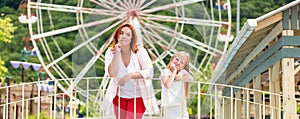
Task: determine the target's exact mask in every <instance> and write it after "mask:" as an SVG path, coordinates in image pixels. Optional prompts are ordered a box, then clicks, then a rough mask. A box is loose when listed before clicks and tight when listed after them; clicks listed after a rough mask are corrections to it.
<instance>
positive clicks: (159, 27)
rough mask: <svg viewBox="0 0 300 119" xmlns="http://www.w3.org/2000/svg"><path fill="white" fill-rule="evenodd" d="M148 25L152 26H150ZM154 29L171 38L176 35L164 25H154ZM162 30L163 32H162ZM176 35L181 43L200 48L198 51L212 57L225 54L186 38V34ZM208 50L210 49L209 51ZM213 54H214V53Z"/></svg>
mask: <svg viewBox="0 0 300 119" xmlns="http://www.w3.org/2000/svg"><path fill="white" fill-rule="evenodd" d="M148 25H151V24H148ZM153 27H155V28H156V29H155V30H158V31H159V32H161V33H165V34H166V35H168V36H170V37H173V36H174V33H176V32H175V31H174V30H172V29H169V28H167V27H164V26H163V25H153ZM160 29H161V30H160ZM175 35H176V37H175V38H176V39H177V40H179V41H181V42H183V43H186V44H188V45H191V46H193V47H195V48H198V49H200V50H202V51H204V52H207V53H210V54H212V55H215V53H214V52H217V53H219V54H223V52H222V51H219V50H218V49H215V48H214V47H211V46H209V45H207V44H204V43H202V42H200V41H197V40H195V39H193V38H191V37H188V36H186V35H184V34H175ZM207 49H209V50H207ZM211 50H212V51H213V52H212V51H211Z"/></svg>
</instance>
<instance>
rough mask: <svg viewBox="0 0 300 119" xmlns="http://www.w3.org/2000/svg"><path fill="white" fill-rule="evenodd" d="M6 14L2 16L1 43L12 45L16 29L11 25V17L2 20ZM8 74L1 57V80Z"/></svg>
mask: <svg viewBox="0 0 300 119" xmlns="http://www.w3.org/2000/svg"><path fill="white" fill-rule="evenodd" d="M2 16H4V14H1V16H0V41H2V42H4V43H10V42H11V39H12V38H13V37H14V35H13V33H14V31H15V29H16V27H14V25H13V24H12V23H11V19H10V18H9V17H6V18H4V19H3V18H1V17H2ZM6 73H7V68H6V67H5V62H4V61H3V60H2V59H1V56H0V79H4V76H5V74H6Z"/></svg>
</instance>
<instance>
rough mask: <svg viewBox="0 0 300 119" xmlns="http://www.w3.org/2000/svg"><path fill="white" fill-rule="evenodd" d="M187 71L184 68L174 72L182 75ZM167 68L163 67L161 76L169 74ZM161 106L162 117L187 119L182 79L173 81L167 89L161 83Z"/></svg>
mask: <svg viewBox="0 0 300 119" xmlns="http://www.w3.org/2000/svg"><path fill="white" fill-rule="evenodd" d="M186 73H188V72H187V71H186V70H185V69H182V70H181V71H179V72H178V74H176V76H183V75H184V74H186ZM171 75H172V72H171V71H170V70H169V69H164V70H163V71H162V73H161V76H160V77H162V76H171ZM161 97H162V106H163V107H164V119H188V118H189V117H188V112H187V104H186V98H185V91H184V82H183V81H182V80H179V81H174V82H173V83H172V84H171V86H170V88H169V89H167V88H166V87H165V86H164V85H162V95H161Z"/></svg>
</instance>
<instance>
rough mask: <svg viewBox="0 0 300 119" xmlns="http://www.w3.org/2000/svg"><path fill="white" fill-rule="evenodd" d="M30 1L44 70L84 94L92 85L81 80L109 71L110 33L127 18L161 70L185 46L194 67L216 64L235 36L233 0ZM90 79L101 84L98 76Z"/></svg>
mask: <svg viewBox="0 0 300 119" xmlns="http://www.w3.org/2000/svg"><path fill="white" fill-rule="evenodd" d="M26 4H27V18H30V16H32V14H35V16H36V18H37V20H36V21H37V22H36V23H32V22H28V24H29V31H30V34H31V41H32V44H33V46H34V47H35V48H36V49H37V51H38V53H37V54H38V55H37V56H38V58H39V60H40V62H41V64H42V65H43V67H44V69H45V71H46V72H47V74H48V75H49V76H50V77H51V78H52V79H54V80H55V79H66V80H64V81H63V82H60V83H58V85H59V86H60V88H61V90H63V91H66V92H68V91H71V90H76V91H78V92H81V95H83V96H85V97H88V96H87V93H86V92H84V91H83V90H85V89H86V88H87V87H89V86H87V85H86V84H85V83H84V85H85V86H82V83H80V81H81V80H82V79H92V78H97V77H99V72H104V70H103V68H102V71H101V66H103V67H104V65H103V62H104V52H105V50H106V49H107V47H108V46H109V44H110V42H111V40H110V35H111V34H112V31H113V30H114V29H115V28H116V27H117V26H119V25H120V24H122V23H126V22H128V23H131V24H133V25H134V27H135V28H136V30H137V33H138V37H139V42H138V43H139V45H140V46H142V47H145V48H146V49H147V51H148V53H149V55H150V57H151V58H152V61H153V65H154V67H155V73H156V74H157V73H159V72H160V70H161V69H162V68H163V67H165V66H166V61H165V59H168V58H169V57H170V56H172V54H174V53H176V52H178V51H181V50H185V51H187V52H189V54H190V56H191V60H190V64H191V70H192V71H193V72H194V73H197V72H198V73H201V69H206V68H207V67H209V66H211V65H213V66H215V65H217V63H218V61H219V59H220V58H222V56H223V55H224V53H225V52H226V50H227V49H226V48H227V47H228V43H229V42H230V41H231V40H232V39H233V36H232V34H231V7H230V1H229V0H78V1H77V2H70V1H67V0H36V1H31V0H28V1H27V2H26ZM25 18H26V17H25ZM34 39H40V41H39V42H35V40H34ZM70 44H71V45H70ZM99 49H100V50H99ZM97 51H99V53H98V54H96V52H97ZM210 64H211V65H210ZM100 74H101V73H100ZM69 79H71V80H72V81H71V80H69ZM90 84H91V85H93V86H94V87H99V86H100V85H102V83H99V81H97V80H95V82H90ZM63 85H67V87H68V88H67V89H66V88H64V87H66V86H63ZM83 87H84V88H83ZM95 95H97V94H95Z"/></svg>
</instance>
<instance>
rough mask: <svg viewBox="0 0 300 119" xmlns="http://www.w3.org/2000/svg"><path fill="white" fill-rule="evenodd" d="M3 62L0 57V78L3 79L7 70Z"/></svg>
mask: <svg viewBox="0 0 300 119" xmlns="http://www.w3.org/2000/svg"><path fill="white" fill-rule="evenodd" d="M4 64H5V63H4V61H2V60H1V57H0V79H4V77H5V73H6V72H7V68H6V67H5V66H4Z"/></svg>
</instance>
